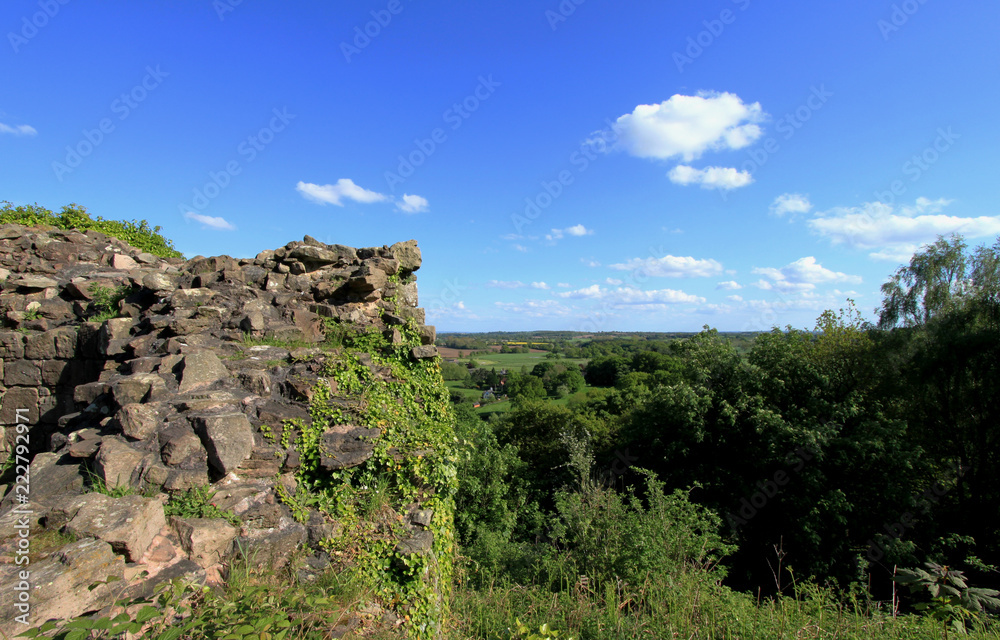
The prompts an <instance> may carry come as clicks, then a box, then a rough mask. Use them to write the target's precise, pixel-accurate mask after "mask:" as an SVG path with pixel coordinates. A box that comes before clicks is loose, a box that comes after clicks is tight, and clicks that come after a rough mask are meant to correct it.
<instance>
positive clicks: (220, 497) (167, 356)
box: [0, 225, 450, 633]
mask: <svg viewBox="0 0 1000 640" xmlns="http://www.w3.org/2000/svg"><path fill="white" fill-rule="evenodd" d="M420 264H421V255H420V250H419V249H418V248H417V245H416V242H415V241H412V240H411V241H409V242H400V243H397V244H394V245H392V246H388V247H386V246H383V247H376V248H363V249H354V248H351V247H345V246H341V245H327V244H324V243H322V242H319V241H317V240H315V239H313V238H311V237H309V236H306V237H305V238H304V239H303V241H302V242H290V243H288V244H287V245H285V246H284V247H280V248H278V249H275V250H273V251H271V250H268V251H263V252H261V253H260V254H258V255H257V256H256V257H255V258H252V259H234V258H231V257H228V256H217V257H210V258H205V257H201V256H199V257H195V258H192V259H190V260H186V261H185V260H183V259H164V258H159V257H156V256H153V255H150V254H148V253H142V252H140V251H138V250H136V249H135V248H133V247H131V246H129V245H127V244H125V243H123V242H121V241H118V240H116V239H114V238H110V237H108V236H105V235H104V234H101V233H99V232H95V231H88V232H86V233H80V232H76V231H59V230H55V229H46V228H26V227H22V226H19V225H2V226H0V314H2V318H3V325H4V326H3V329H0V381H2V386H0V393H2V398H0V429H2V430H3V431H2V437H0V461H5V460H7V459H8V458H9V457H11V456H13V455H14V453H15V452H16V451H17V448H16V447H17V445H18V444H24V439H23V438H22V439H21V440H20V441H19V440H18V439H17V437H16V428H15V427H16V425H17V423H19V422H21V423H25V422H26V423H27V424H28V425H30V431H29V438H28V440H29V443H28V447H27V448H28V449H29V450H30V455H29V456H28V457H30V458H31V459H32V462H31V465H30V477H31V491H30V502H29V503H28V505H27V508H28V510H29V511H30V512H31V513H32V516H31V517H32V524H33V527H35V528H36V530H37V531H46V530H49V531H52V530H59V531H63V532H65V533H69V534H71V535H73V536H75V537H76V538H77V542H74V543H72V544H70V545H68V546H66V547H64V548H59V549H56V550H48V551H46V552H44V553H41V555H40V556H39V557H38V558H34V559H33V560H32V562H33V568H34V569H35V570H36V572H37V573H36V575H49V574H51V575H53V576H56V575H58V576H59V578H58V579H54V580H52V581H49V583H48V584H46V585H42V584H39V583H35V584H34V585H33V589H34V590H33V594H32V597H33V598H34V601H35V603H36V606H35V607H34V608H33V610H32V611H33V615H34V616H35V617H34V620H35V621H38V620H44V619H46V617H55V616H63V617H65V616H70V615H79V614H81V613H83V612H85V611H91V610H94V609H95V608H99V606H104V605H106V604H108V602H107V600H108V598H109V597H110V591H109V590H108V588H105V587H102V588H99V589H95V590H93V591H88V590H87V589H86V588H85V587H86V585H85V584H84V583H86V582H87V581H88V580H91V579H92V578H94V576H98V575H99V576H100V579H101V580H103V579H104V578H106V577H107V575H118V576H119V577H123V578H125V579H126V581H129V589H131V592H132V593H133V594H137V593H149V592H150V591H151V589H152V587H153V586H154V585H155V584H156V583H157V582H159V581H161V580H164V579H167V578H171V577H177V576H186V577H189V578H192V579H197V580H210V581H211V580H212V579H218V575H217V572H218V568H219V566H220V563H223V562H224V561H225V560H226V558H227V555H228V554H229V553H231V550H232V549H233V545H234V543H235V541H237V540H239V542H240V543H241V546H242V547H243V548H249V549H251V550H253V551H254V553H255V556H254V557H256V558H257V559H258V561H259V562H261V563H267V564H268V565H269V566H272V567H274V566H281V565H282V564H285V563H287V562H288V561H289V559H290V558H291V557H292V556H293V554H296V553H300V552H302V550H303V549H304V550H305V553H306V554H307V560H308V562H307V563H306V569H305V571H307V572H308V571H309V570H310V567H311V568H312V569H315V570H321V569H322V568H323V567H324V566H325V564H326V563H327V562H328V558H324V554H323V552H322V548H321V544H320V543H321V542H322V541H323V540H324V539H328V538H329V537H330V536H331V535H334V534H335V533H336V531H337V528H338V526H339V525H338V523H337V522H333V521H331V519H330V518H329V516H328V515H325V514H323V513H320V512H310V513H308V515H307V517H302V514H301V513H300V514H293V513H292V512H291V510H290V509H289V508H288V507H287V506H286V505H284V504H282V501H281V500H280V496H281V495H290V494H293V493H294V492H295V491H296V484H297V481H296V472H297V471H298V469H299V465H300V464H301V462H302V461H301V454H300V452H299V451H298V450H297V448H296V446H295V444H294V443H295V435H296V434H289V433H286V430H288V429H292V428H294V427H293V426H290V425H307V424H309V423H310V421H311V419H312V414H311V412H310V401H311V400H312V399H313V397H314V396H315V394H316V393H317V389H319V390H320V391H321V392H322V394H323V395H324V397H326V396H329V395H330V394H333V395H335V396H337V400H338V402H340V403H341V404H343V405H344V406H348V405H350V404H351V403H352V402H355V401H358V399H357V398H353V399H352V398H351V397H349V396H350V394H349V393H346V392H345V391H344V390H343V389H341V390H338V389H336V382H335V381H333V380H331V379H328V378H327V377H324V375H323V372H324V370H325V369H324V366H325V365H324V362H325V361H326V360H327V359H328V358H331V357H334V358H335V357H337V354H338V351H339V350H338V349H337V348H335V347H333V348H331V342H330V333H331V331H333V332H336V331H341V330H342V331H345V332H349V333H350V332H353V333H354V334H357V333H359V332H360V333H362V334H364V333H365V332H368V333H367V334H366V335H377V336H378V337H379V339H381V340H384V343H385V344H387V345H401V344H404V333H407V332H408V333H409V334H415V335H418V336H419V338H418V339H417V342H416V343H415V344H413V345H412V347H408V348H407V349H406V354H407V357H408V358H411V359H413V360H414V361H424V360H431V359H434V358H436V356H437V352H436V349H435V348H434V347H433V342H434V337H435V336H434V328H433V327H430V326H426V325H425V324H424V314H423V310H422V309H420V308H418V307H417V287H416V282H415V280H416V278H415V276H414V272H415V271H416V270H417V269H419V267H420ZM119 298H120V299H119ZM109 300H110V301H113V303H114V308H113V309H111V312H110V313H105V315H115V316H117V317H108V318H106V319H101V318H100V317H99V318H98V320H97V321H95V320H94V316H95V315H96V314H99V313H101V312H102V311H104V312H107V311H108V309H107V305H108V303H109ZM351 361H352V363H353V362H355V361H357V362H359V363H360V365H359V366H367V367H369V369H370V372H371V375H372V376H374V378H373V379H375V380H380V379H385V380H389V379H390V377H391V373H390V371H389V370H388V368H387V367H384V366H379V365H378V364H377V363H372V362H371V358H370V357H368V358H367V362H366V354H354V353H352V354H351ZM379 376H381V377H379ZM338 394H339V395H338ZM380 435H381V430H380V429H378V428H370V425H369V426H362V425H357V424H340V425H330V426H329V428H328V429H327V430H326V432H325V433H323V434H322V438H321V445H320V450H321V466H322V467H323V469H328V470H337V469H344V468H350V467H352V466H354V465H358V464H361V463H363V462H364V461H365V460H367V459H368V458H370V457H371V455H372V452H373V450H374V449H375V443H376V442H377V441H378V438H379V437H380ZM410 453H411V452H407V451H396V450H394V451H393V455H395V456H401V457H405V456H407V455H410ZM428 453H429V452H428V451H421V452H419V453H418V454H414V455H419V456H426V455H428ZM11 461H12V462H13V461H14V460H13V458H11ZM9 475H10V474H9V473H8V477H9ZM95 481H97V482H100V483H103V484H104V485H105V487H106V488H107V489H109V490H113V489H116V488H122V489H129V490H132V492H133V495H127V496H125V497H122V498H112V497H109V496H108V495H104V494H101V493H94V492H92V491H90V490H89V487H91V486H92V485H93V484H94V482H95ZM209 483H212V484H213V486H214V487H215V488H216V489H218V490H219V493H218V494H217V499H216V502H217V505H218V506H219V508H220V509H228V510H231V511H233V512H234V513H235V514H236V515H237V516H239V518H240V526H238V527H237V526H233V524H231V523H227V522H226V521H225V520H222V519H214V520H206V519H204V518H192V519H182V518H177V517H174V518H167V517H165V515H164V511H163V505H164V502H165V501H166V499H167V496H168V495H169V494H172V493H176V492H180V491H184V490H187V489H190V488H193V487H200V486H203V485H205V484H209ZM10 489H11V487H9V486H0V495H4V494H5V496H4V498H3V499H2V501H0V558H2V557H11V556H9V555H8V554H9V553H13V550H14V546H12V545H15V543H16V540H15V539H14V538H12V537H11V534H12V533H13V529H12V528H11V527H8V526H5V525H6V524H9V523H8V522H7V521H8V520H10V521H13V518H14V515H12V513H13V510H14V509H15V507H18V509H19V510H21V511H23V510H25V508H26V507H25V505H20V506H19V505H18V504H17V500H18V496H17V495H16V493H15V492H13V491H10ZM431 494H433V492H429V493H428V495H431ZM408 506H409V511H408V512H407V513H404V514H402V517H404V518H405V524H406V528H405V534H404V535H403V536H402V538H401V540H400V541H399V544H398V545H397V552H399V553H415V554H428V553H434V551H433V549H434V548H435V546H434V535H435V534H434V532H433V525H432V518H433V517H434V515H433V512H432V511H430V510H428V509H425V508H422V507H423V506H424V505H422V504H421V502H420V500H419V499H418V500H415V501H414V502H413V503H412V504H411V505H408ZM296 515H297V516H298V517H294V516H296ZM440 518H442V519H443V520H442V521H441V522H439V523H438V524H439V525H441V526H444V527H446V528H447V527H450V519H449V518H450V515H449V514H444V513H442V514H440ZM445 533H446V535H450V530H449V531H447V532H445ZM436 548H438V549H443V548H446V547H442V546H441V545H438V547H436ZM447 548H449V549H450V547H447ZM308 554H311V555H308ZM135 566H140V567H142V568H143V570H144V571H145V572H146V574H147V575H145V576H144V577H142V578H141V579H140V578H138V577H137V576H139V575H143V574H140V573H139V572H138V571H136V570H135V569H134V567H135ZM14 570H15V566H14V565H13V564H12V563H10V562H5V561H4V560H2V559H0V581H3V583H6V582H7V581H8V580H9V579H12V577H11V575H8V574H11V572H12V571H14ZM213 571H214V572H215V573H213ZM426 578H427V580H428V581H431V582H433V583H434V584H435V587H434V593H436V594H437V596H438V597H443V596H442V595H441V594H442V591H441V589H440V586H439V582H440V581H441V579H442V576H441V575H435V576H430V575H428V576H426ZM10 602H11V600H10V596H4V595H0V607H3V608H4V610H5V615H4V616H0V618H5V617H6V609H7V608H9V606H10ZM385 615H386V616H387V619H389V620H390V621H391V620H392V619H393V616H394V614H393V613H392V612H389V611H386V612H385ZM15 629H18V628H17V627H14V626H10V625H8V626H2V625H0V630H3V631H5V632H7V633H10V631H11V630H15ZM19 630H23V629H19Z"/></svg>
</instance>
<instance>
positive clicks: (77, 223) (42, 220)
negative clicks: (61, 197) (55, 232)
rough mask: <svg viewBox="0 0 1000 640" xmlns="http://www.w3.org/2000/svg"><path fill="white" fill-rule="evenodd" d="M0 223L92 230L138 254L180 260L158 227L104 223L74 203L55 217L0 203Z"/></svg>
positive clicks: (41, 210)
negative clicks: (135, 250)
mask: <svg viewBox="0 0 1000 640" xmlns="http://www.w3.org/2000/svg"><path fill="white" fill-rule="evenodd" d="M0 205H2V206H0V224H23V225H25V226H29V227H39V226H50V227H55V228H57V229H64V230H68V229H77V230H79V231H87V230H90V229H93V230H95V231H100V232H101V233H104V234H107V235H109V236H112V237H114V238H118V239H119V240H121V241H123V242H127V243H129V244H130V245H132V246H133V247H135V248H136V249H139V250H140V251H145V252H148V253H152V254H153V255H156V256H160V257H161V258H181V257H183V256H182V255H181V252H180V251H177V249H175V248H174V244H173V242H171V241H170V240H167V239H166V238H164V237H163V236H161V235H160V227H158V226H157V227H150V226H149V222H147V221H145V220H132V221H127V220H105V219H104V218H102V217H100V216H97V218H96V219H94V218H91V217H90V214H89V213H87V209H86V208H85V207H82V206H80V205H78V204H75V203H74V204H68V205H66V206H64V207H63V208H62V211H61V212H60V213H59V214H55V213H52V212H51V211H49V210H48V209H46V208H44V207H41V206H39V205H38V204H29V205H22V206H18V207H15V206H14V205H13V204H12V203H10V202H7V201H3V202H0Z"/></svg>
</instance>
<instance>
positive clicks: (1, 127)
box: [0, 122, 38, 136]
mask: <svg viewBox="0 0 1000 640" xmlns="http://www.w3.org/2000/svg"><path fill="white" fill-rule="evenodd" d="M0 133H8V134H10V135H12V136H33V135H37V134H38V131H36V130H35V128H34V127H32V126H30V125H26V124H19V125H14V126H13V127H12V126H10V125H7V124H4V123H2V122H0Z"/></svg>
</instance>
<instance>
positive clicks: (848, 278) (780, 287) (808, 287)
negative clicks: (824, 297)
mask: <svg viewBox="0 0 1000 640" xmlns="http://www.w3.org/2000/svg"><path fill="white" fill-rule="evenodd" d="M753 272H754V273H756V274H759V275H762V276H764V278H766V280H765V279H762V280H760V281H758V282H757V286H758V287H759V288H761V289H764V290H767V291H780V292H782V293H796V292H799V293H801V292H806V291H812V290H813V289H815V288H816V285H817V284H826V283H829V282H847V283H851V284H860V283H861V277H860V276H852V275H849V274H846V273H841V272H839V271H833V270H831V269H827V268H826V267H824V266H823V265H821V264H820V263H819V262H817V261H816V258H814V257H813V256H807V257H805V258H799V259H798V260H796V261H795V262H792V263H791V264H787V265H785V266H784V267H781V268H780V269H774V268H771V267H765V268H757V269H754V270H753Z"/></svg>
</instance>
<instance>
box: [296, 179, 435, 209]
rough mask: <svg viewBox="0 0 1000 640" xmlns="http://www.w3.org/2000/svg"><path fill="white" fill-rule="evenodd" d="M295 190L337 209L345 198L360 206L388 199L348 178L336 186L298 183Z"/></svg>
mask: <svg viewBox="0 0 1000 640" xmlns="http://www.w3.org/2000/svg"><path fill="white" fill-rule="evenodd" d="M295 190H296V191H298V192H299V193H301V194H302V195H303V196H305V197H306V198H307V199H308V200H312V201H313V202H317V203H319V204H333V205H337V206H338V207H342V206H344V204H343V203H342V202H341V200H343V199H345V198H346V199H347V200H354V201H355V202H360V203H362V204H371V203H373V202H383V201H385V200H387V199H388V196H386V195H383V194H381V193H377V192H375V191H369V190H368V189H364V188H362V187H359V186H358V185H356V184H354V181H353V180H351V179H350V178H341V179H340V180H337V184H324V185H318V184H313V183H311V182H299V183H298V184H297V185H295ZM404 197H405V196H404ZM417 197H419V196H417ZM421 199H422V198H421ZM424 202H426V200H425V201H424Z"/></svg>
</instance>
